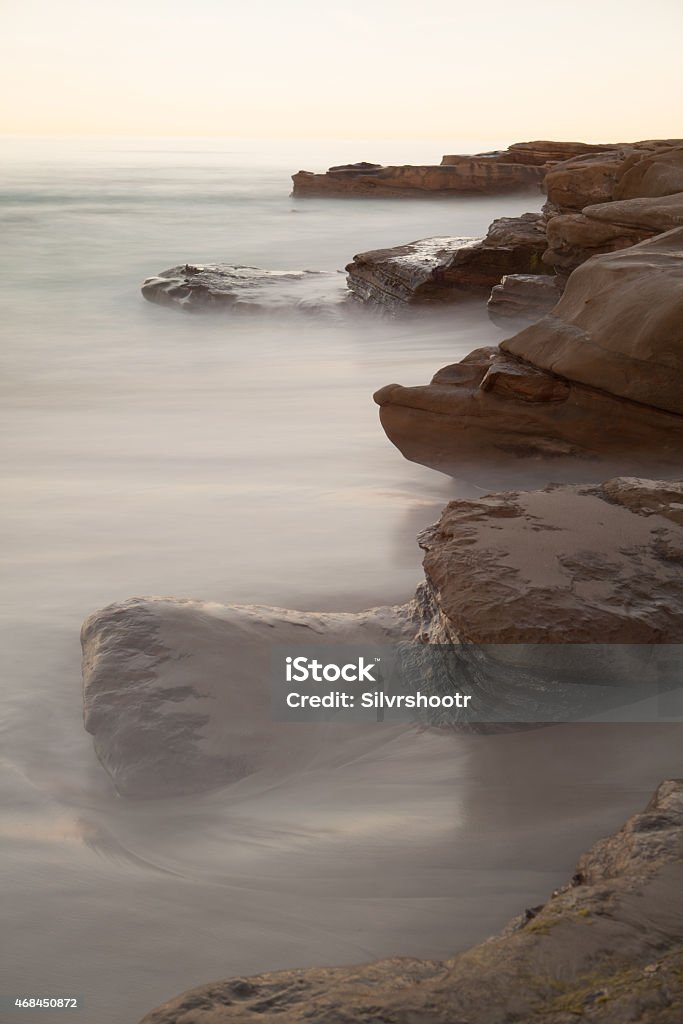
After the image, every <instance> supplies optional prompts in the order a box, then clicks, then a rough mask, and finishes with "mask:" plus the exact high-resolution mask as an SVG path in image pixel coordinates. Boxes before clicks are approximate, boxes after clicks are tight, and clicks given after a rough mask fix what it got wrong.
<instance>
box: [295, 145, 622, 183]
mask: <svg viewBox="0 0 683 1024" xmlns="http://www.w3.org/2000/svg"><path fill="white" fill-rule="evenodd" d="M602 148H603V147H601V146H592V145H589V144H586V143H582V142H520V143H516V144H515V145H513V146H510V147H509V149H504V150H496V151H495V152H491V153H477V154H475V155H460V154H456V155H447V156H444V157H443V159H442V161H441V164H426V165H422V166H411V165H404V166H401V167H383V166H381V165H380V164H373V163H368V162H366V161H361V162H360V163H354V164H342V165H338V166H336V167H330V169H329V170H328V171H327V172H326V173H325V174H314V173H313V172H311V171H298V172H297V173H296V174H294V175H292V181H293V183H294V189H293V192H294V195H297V196H305V195H317V196H325V195H329V196H340V195H341V196H344V195H351V196H369V195H374V196H382V195H385V196H411V195H412V196H415V195H423V194H425V193H430V194H437V195H458V194H462V193H465V194H467V193H475V194H476V193H480V194H495V193H505V192H519V191H533V192H537V191H538V190H539V189H540V186H541V183H542V181H543V177H544V174H545V172H546V170H547V169H548V167H551V166H552V165H553V164H554V163H556V162H558V161H561V160H566V159H568V158H569V157H572V156H576V155H577V154H584V153H592V152H594V151H595V150H601V149H602Z"/></svg>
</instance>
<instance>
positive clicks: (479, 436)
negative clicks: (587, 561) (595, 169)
mask: <svg viewBox="0 0 683 1024" xmlns="http://www.w3.org/2000/svg"><path fill="white" fill-rule="evenodd" d="M682 265H683V228H677V229H674V230H672V231H669V232H666V233H664V234H662V235H658V236H656V237H655V238H653V239H650V240H648V241H646V242H641V243H640V244H639V245H636V246H633V247H631V248H628V249H624V250H622V251H620V252H614V253H610V254H606V255H602V256H596V257H594V258H593V259H591V260H589V261H588V262H587V263H584V264H583V265H582V266H580V267H579V268H578V269H577V270H575V271H574V273H573V274H572V275H571V277H570V278H569V282H568V284H567V288H566V290H565V292H564V295H563V296H562V298H561V300H560V302H559V303H558V305H557V306H556V307H555V308H554V309H553V310H552V311H551V312H550V313H549V314H547V315H546V316H545V317H543V318H542V319H541V320H539V321H538V322H537V323H535V324H532V325H531V326H530V327H527V328H526V329H525V330H523V331H521V332H520V333H519V334H516V335H514V336H513V337H512V338H509V339H507V340H506V341H504V342H502V343H501V346H500V348H498V349H496V348H489V349H480V350H477V351H476V352H473V353H471V354H470V355H469V356H467V357H466V358H465V359H464V360H462V361H461V362H460V363H457V364H454V365H453V366H450V367H446V368H445V369H444V370H441V371H439V373H437V374H436V376H435V377H434V378H433V380H432V383H431V384H430V385H427V386H423V387H408V388H405V387H401V386H400V385H398V384H391V385H388V386H387V387H384V388H382V389H381V390H380V391H378V392H377V394H376V395H375V400H376V401H377V403H378V404H379V405H380V407H381V411H380V416H381V421H382V425H383V427H384V429H385V431H386V432H387V434H388V436H389V438H390V439H391V440H392V441H393V442H394V444H395V445H396V446H397V447H398V448H399V449H400V450H401V451H402V452H403V454H404V455H405V456H406V457H407V458H409V459H413V460H414V461H417V462H422V463H424V464H426V465H429V466H432V467H434V468H438V469H441V470H444V471H446V472H450V471H453V472H457V471H458V469H462V467H463V466H465V465H468V464H469V465H470V466H472V465H475V464H476V465H477V466H478V467H479V471H480V472H481V471H482V470H483V469H484V467H485V465H486V462H487V461H491V462H495V461H496V460H497V459H498V460H505V459H507V461H508V463H509V461H510V460H509V456H510V455H511V454H513V455H515V457H516V459H515V463H514V464H513V466H514V465H519V460H520V459H521V460H526V461H527V462H528V461H529V460H531V461H533V460H538V459H542V458H543V457H544V456H545V457H547V456H552V457H554V460H555V462H554V468H553V475H554V476H555V479H558V474H559V476H560V478H564V479H566V477H563V473H564V472H565V470H563V469H561V468H560V466H559V462H560V461H565V462H572V461H573V462H574V469H575V471H579V472H582V473H583V478H584V479H586V474H587V473H588V472H590V471H591V465H592V469H593V471H594V470H595V467H596V465H599V462H600V460H601V459H603V458H605V457H609V459H610V460H611V464H612V465H613V466H618V471H619V472H622V473H632V472H636V473H640V472H643V471H645V472H652V471H653V469H654V467H659V468H660V470H663V468H664V467H669V470H668V471H669V472H671V471H672V470H674V471H675V470H677V469H680V467H681V466H683V399H682V398H681V395H682V392H681V387H680V376H681V372H682V370H683V333H682V331H683V289H682V288H681V284H682V280H683V279H682V277H681V267H682ZM578 478H581V477H578ZM574 479H577V477H576V476H574Z"/></svg>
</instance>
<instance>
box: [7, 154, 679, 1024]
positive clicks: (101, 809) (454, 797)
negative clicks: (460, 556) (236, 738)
mask: <svg viewBox="0 0 683 1024" xmlns="http://www.w3.org/2000/svg"><path fill="white" fill-rule="evenodd" d="M2 145H3V153H4V157H5V174H4V177H3V182H2V186H1V192H2V196H3V217H4V245H3V260H4V266H3V282H4V284H5V286H6V292H7V295H8V300H9V301H8V308H7V310H6V311H5V313H4V325H5V327H6V336H7V340H6V343H5V346H4V348H3V352H2V375H1V378H0V380H1V383H0V387H1V388H2V404H1V412H0V415H1V416H2V419H3V421H4V423H3V426H4V428H5V429H4V436H5V437H6V438H8V439H9V440H8V442H6V444H5V447H4V450H3V467H2V469H3V476H4V479H5V494H4V503H3V512H4V517H5V524H4V527H5V529H4V534H5V537H6V538H7V543H6V552H5V554H6V565H5V580H6V590H5V595H6V600H5V603H4V605H3V609H2V629H3V653H4V655H5V672H4V681H3V691H2V692H3V708H4V715H3V725H2V730H3V737H2V739H3V748H2V749H3V757H4V758H5V771H4V772H3V776H2V783H1V786H2V797H3V806H4V807H5V808H6V811H5V816H4V821H3V828H2V838H3V850H4V856H5V859H6V866H7V870H8V871H9V877H10V880H11V884H10V886H9V892H8V896H7V897H6V899H5V901H4V903H3V917H4V920H5V928H6V929H7V930H8V934H9V935H10V936H11V943H10V946H11V949H10V952H9V955H7V956H5V958H4V963H3V974H6V977H4V978H3V981H2V986H1V988H2V991H4V992H7V993H12V992H14V991H15V990H16V991H17V993H19V992H26V991H28V990H30V991H31V992H33V993H35V994H41V993H55V992H63V993H65V994H66V993H67V990H68V991H69V992H74V993H77V994H78V993H82V994H83V995H84V996H85V998H86V1004H87V1006H88V1007H89V1010H88V1013H89V1015H93V1016H92V1017H90V1016H89V1019H93V1020H94V1019H95V1017H96V1018H97V1020H98V1021H99V1022H100V1024H124V1022H126V1024H128V1022H131V1021H134V1020H135V1019H137V1017H138V1016H140V1015H141V1014H142V1012H143V1011H144V1010H145V1009H147V1008H149V1007H150V1006H151V1005H153V1004H154V1003H155V1002H157V1001H159V1000H161V999H162V998H165V997H167V996H170V995H171V994H172V993H173V992H175V991H178V990H180V989H183V988H186V987H189V986H190V985H192V984H195V983H199V982H202V981H206V980H208V979H210V978H211V977H220V976H221V975H225V974H238V973H246V972H254V971H257V970H262V969H268V968H275V967H286V966H294V965H297V964H312V963H330V962H342V961H347V962H348V961H353V960H359V959H363V958H365V957H368V956H379V955H383V954H388V953H393V952H402V953H414V954H422V955H427V956H440V955H445V954H447V953H449V952H452V951H453V950H455V949H456V948H458V947H459V946H461V945H462V944H463V943H465V942H470V941H474V940H476V939H478V938H481V937H483V936H484V935H485V934H487V933H488V932H489V931H491V930H493V929H495V928H497V927H498V926H499V925H500V924H501V923H502V922H503V921H504V919H505V918H506V916H507V915H508V914H510V913H512V912H514V911H515V910H517V909H518V908H519V907H520V906H523V905H524V904H525V902H528V903H537V902H539V899H541V898H542V897H543V895H544V894H545V893H546V892H547V891H548V890H549V889H551V888H552V886H553V885H554V884H556V882H557V881H559V880H560V879H562V878H563V877H565V876H566V874H567V872H568V870H569V869H570V867H571V861H572V860H573V858H574V856H575V855H576V854H578V852H579V851H580V850H581V848H582V847H583V846H584V845H585V842H586V840H587V838H592V837H593V836H595V835H597V834H600V833H601V832H603V831H605V830H606V829H607V828H609V827H612V826H613V825H616V824H617V823H618V822H619V820H620V819H621V817H623V814H624V813H625V811H628V810H631V809H633V808H634V807H635V806H636V805H637V804H638V802H639V801H640V800H641V797H642V795H643V794H644V793H645V792H647V790H648V789H649V788H650V787H651V786H652V785H654V783H656V782H657V781H658V780H659V778H660V776H661V775H662V774H666V773H667V771H669V770H670V767H671V766H670V764H669V762H672V761H673V760H674V753H675V746H676V745H675V743H674V739H675V738H676V737H675V736H674V735H673V733H671V732H666V730H664V731H662V730H660V733H661V735H659V742H658V743H657V745H656V751H657V753H656V755H653V754H647V745H646V739H647V737H645V736H644V735H643V734H642V733H639V732H638V731H637V730H635V731H634V730H632V731H631V733H629V734H628V736H627V735H626V733H624V732H622V733H617V732H615V731H614V730H612V731H611V732H610V733H609V736H610V737H611V738H610V739H609V741H607V739H606V735H607V734H606V733H601V734H600V735H599V736H598V734H596V733H590V734H587V733H586V732H585V731H584V732H582V733H579V732H574V733H571V732H569V731H567V730H564V731H561V730H555V731H554V732H555V733H557V734H558V735H559V737H560V738H559V739H558V738H557V737H556V738H555V739H554V740H552V739H551V738H548V737H549V736H550V731H549V730H542V731H541V732H540V733H539V734H538V735H533V736H529V735H528V734H527V735H525V736H524V737H504V738H501V737H495V738H488V739H482V738H473V737H455V738H452V737H444V736H428V735H426V734H421V735H420V734H412V733H411V734H410V735H409V736H406V737H404V738H403V739H400V738H399V739H392V740H390V741H388V740H385V739H382V737H380V736H379V735H378V737H377V740H376V741H375V742H373V744H372V745H371V746H369V747H368V748H367V749H364V750H363V751H356V752H355V753H354V755H353V756H351V757H338V758H337V759H336V760H335V759H332V760H330V759H329V758H328V759H325V758H322V759H321V761H320V763H317V764H315V765H313V766H309V769H308V770H307V771H306V772H305V773H302V774H301V775H300V776H297V777H293V778H292V777H290V778H288V779H286V780H283V782H282V784H281V785H279V786H277V787H275V788H272V789H270V790H268V791H267V792H251V791H250V790H249V786H248V785H241V786H238V787H235V788H234V791H224V792H222V793H217V794H211V795H209V796H206V797H202V798H199V799H198V798H192V800H191V801H189V800H164V801H159V802H156V803H154V804H150V803H146V804H145V805H144V806H142V805H131V804H128V803H125V802H124V801H121V800H119V799H118V798H117V797H116V796H115V794H114V793H113V792H112V790H111V787H110V785H109V782H108V780H107V778H106V776H105V775H104V773H103V772H102V770H101V768H100V767H99V765H98V764H97V762H96V760H95V757H94V754H93V752H92V748H91V742H90V737H88V736H87V735H86V734H85V733H84V731H83V729H82V724H81V710H80V687H79V648H78V629H79V626H80V623H81V621H82V620H83V619H84V618H85V616H86V615H87V614H89V613H90V612H91V611H92V610H93V609H95V608H97V607H98V606H101V605H103V604H106V603H108V602H110V601H114V600H119V599H124V598H127V597H130V596H132V595H135V594H150V593H157V594H175V595H182V596H195V597H199V598H202V599H206V600H218V601H241V602H244V601H259V602H269V603H284V604H290V605H292V606H298V607H312V608H318V609H323V608H332V607H337V608H344V607H346V608H352V607H360V606H362V605H364V604H369V603H374V602H379V601H381V602H385V601H395V600H396V601H397V600H404V599H406V598H407V597H409V596H410V594H411V592H412V590H413V588H414V585H415V583H416V581H417V580H418V578H419V575H420V570H419V553H418V551H417V548H416V546H415V544H414V536H415V533H416V532H417V531H418V529H420V528H421V527H423V526H425V525H426V524H428V523H429V522H430V521H432V520H433V519H434V517H435V516H436V514H437V512H438V509H439V508H440V507H441V506H442V505H443V504H444V503H445V501H446V500H448V498H449V497H452V496H456V495H464V494H473V493H477V488H476V487H474V486H473V485H472V484H470V483H467V482H456V481H451V480H448V479H446V478H445V477H439V476H438V475H437V474H435V473H431V472H430V471H428V470H426V469H423V468H421V467H419V466H415V465H410V464H408V463H406V462H404V461H403V460H402V459H401V457H400V456H399V455H398V453H397V452H396V451H395V450H394V449H393V448H392V447H391V445H390V444H389V443H388V442H387V441H386V439H385V438H384V436H383V434H382V432H381V430H380V429H379V425H378V421H377V415H376V409H375V407H374V405H373V403H372V401H371V394H372V392H373V390H375V389H376V388H378V387H379V386H381V385H383V384H386V383H389V382H391V381H394V380H395V381H401V382H406V383H409V382H423V381H426V380H428V379H429V377H430V376H431V374H432V373H433V371H434V370H435V369H436V368H437V367H438V366H441V365H443V364H445V363H447V362H450V361H453V360H454V359H457V358H458V357H460V356H462V355H464V354H465V353H466V352H468V351H469V350H471V349H472V348H475V347H477V346H479V345H481V344H485V343H487V342H489V341H491V340H496V339H497V338H498V337H499V336H500V335H499V333H498V332H497V331H496V330H495V329H494V328H492V327H491V326H490V325H489V324H488V322H487V320H486V318H485V315H484V314H483V312H482V311H481V309H473V310H469V311H467V312H466V313H464V314H462V315H460V316H458V317H457V318H456V317H455V316H454V315H453V314H452V313H451V312H441V313H438V314H435V315H431V316H425V317H422V318H420V319H419V320H414V319H409V320H406V321H388V320H383V319H380V318H377V317H375V316H373V315H369V314H367V313H366V312H365V311H362V310H360V311H359V310H354V309H349V310H346V311H341V310H337V311H336V312H335V314H334V315H333V316H327V315H325V316H320V317H311V316H310V315H308V316H306V317H302V316H297V315H295V314H293V315H292V316H291V317H288V316H283V315H282V314H281V313H279V314H278V316H277V318H275V317H273V316H268V315H267V314H264V315H260V314H259V315H255V316H252V317H249V318H240V319H239V321H238V320H236V319H235V318H230V316H223V317H188V316H183V315H181V314H180V313H176V312H175V311H172V310H167V309H163V308H159V307H155V306H152V305H150V304H147V303H145V302H144V301H143V300H142V298H141V297H140V294H139V286H140V283H141V282H142V280H143V279H144V278H145V277H147V276H149V275H151V274H155V273H157V272H159V271H160V270H163V269H165V268H167V267H170V266H174V265H177V264H181V263H185V262H187V261H196V262H213V261H216V262H220V261H227V262H231V263H241V264H250V265H253V266H258V267H264V268H268V269H313V270H327V271H335V270H339V269H342V268H343V266H344V264H345V263H346V262H348V260H349V258H350V257H351V256H352V255H353V254H354V253H355V252H358V251H361V250H363V249H367V248H373V247H379V246H385V245H390V244H398V243H401V242H405V241H409V240H412V239H415V238H420V237H424V236H428V235H433V234H439V235H443V234H444V233H447V232H449V231H452V232H453V233H454V234H461V235H462V234H472V235H478V234H481V233H482V232H483V231H484V230H485V228H486V225H487V224H488V222H489V221H490V220H491V219H492V218H493V217H494V216H498V215H501V214H504V213H508V214H516V213H520V212H523V210H524V209H527V208H529V200H528V199H524V198H519V197H515V198H511V199H500V198H499V199H467V200H464V199H463V200H459V201H433V200H431V201H430V200H424V201H420V202H415V203H408V202H404V201H400V200H399V201H395V200H384V201H368V200H357V201H349V200H344V201H334V200H306V201H304V200H297V201H294V200H292V199H291V198H290V197H289V196H288V190H289V182H288V175H289V173H291V172H292V171H293V170H297V169H298V167H299V166H300V165H302V164H304V163H306V162H308V164H309V166H311V167H313V168H316V167H322V166H325V165H327V164H331V163H341V162H344V161H345V160H348V159H357V158H359V157H362V156H364V155H366V156H369V157H370V158H373V159H374V158H375V157H378V158H379V159H385V158H388V159H397V154H393V153H392V154H387V155H386V156H385V154H383V153H378V152H377V147H375V148H374V149H373V152H372V153H363V152H359V150H358V149H357V148H356V149H355V150H352V149H351V148H349V147H348V146H343V145H339V146H337V145H336V144H335V145H334V146H333V145H332V144H330V146H329V147H327V148H326V150H325V151H324V152H320V151H318V152H312V151H311V150H310V149H308V150H306V152H304V149H303V147H302V148H301V149H300V151H299V152H298V153H295V151H294V150H293V149H292V148H290V149H289V151H285V150H283V148H282V147H281V146H278V147H275V146H270V147H268V146H265V145H260V146H256V145H253V146H251V144H249V145H250V146H251V149H250V148H249V146H247V145H245V144H244V143H239V144H233V143H227V142H222V141H213V140H212V141H209V142H202V141H200V140H190V141H189V142H187V141H186V142H182V143H178V142H169V141H168V140H166V141H151V142H150V141H144V142H140V141H139V140H138V141H137V142H127V143H124V142H121V143H118V142H112V141H107V142H93V141H91V142H88V143H87V144H78V143H75V142H71V143H68V144H67V143H59V144H57V143H45V142H43V143H38V142H35V143H22V144H19V143H16V142H12V143H11V142H4V143H3V144H2ZM440 148H443V149H444V151H445V149H446V148H452V147H450V146H449V147H446V146H444V147H438V146H437V147H436V150H435V151H434V153H433V157H436V156H438V153H439V149H440ZM472 148H475V147H472ZM478 148H491V144H490V143H485V144H483V145H482V146H480V147H478ZM410 159H413V160H414V161H424V160H425V159H429V157H428V156H427V154H426V153H425V152H424V150H423V151H422V152H420V153H417V152H416V153H414V154H411V153H410V152H407V150H406V147H405V146H404V147H403V153H402V156H401V159H400V162H406V161H408V160H410ZM537 205H538V204H537ZM330 288H331V292H330V300H331V301H332V300H333V298H334V296H333V293H334V295H338V292H339V281H338V280H337V279H336V278H332V279H330ZM321 299H322V302H323V306H324V305H325V302H324V300H325V296H324V295H323V296H322V297H321ZM285 727H286V726H285ZM586 736H588V738H586ZM627 741H628V742H627ZM639 741H640V742H639ZM520 747H521V748H523V749H520ZM508 748H509V749H508ZM577 750H579V751H580V755H581V756H580V757H577V753H576V752H577ZM672 750H673V751H674V753H671V751H672ZM551 751H552V755H553V758H554V760H553V762H552V765H553V767H551V768H549V769H548V770H547V771H546V770H545V767H544V771H543V773H538V771H537V764H538V763H539V762H540V761H541V760H543V763H544V765H545V762H546V761H548V760H549V759H550V756H551ZM655 757H656V759H657V763H655ZM606 808H609V811H608V812H606ZM605 815H606V817H605ZM549 822H550V823H551V826H552V827H549ZM38 989H40V990H41V993H38V991H37V990H38ZM25 1013H26V1011H23V1012H22V1017H21V1019H22V1020H24V1021H27V1020H28V1018H26V1016H25ZM31 1024H32V1022H31Z"/></svg>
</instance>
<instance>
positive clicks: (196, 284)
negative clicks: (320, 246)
mask: <svg viewBox="0 0 683 1024" xmlns="http://www.w3.org/2000/svg"><path fill="white" fill-rule="evenodd" d="M337 284H338V287H337V289H336V290H337V292H338V294H337V295H336V296H335V294H334V292H335V285H337ZM141 290H142V294H143V296H144V297H145V298H146V299H147V300H148V301H149V302H156V303H158V304H160V305H162V306H174V307H176V308H178V309H182V310H185V311H186V312H190V313H192V312H197V311H204V310H207V309H230V310H233V311H235V312H241V311H243V312H251V311H253V310H257V309H281V308H286V309H294V308H306V306H311V307H313V308H316V309H317V308H318V305H319V303H320V302H321V301H328V302H329V301H330V299H332V300H334V298H335V297H336V299H337V301H341V300H342V298H343V292H342V289H341V283H339V277H338V275H336V274H331V273H326V272H324V271H318V270H261V269H260V268H259V267H242V266H233V265H231V264H229V263H206V264H193V263H185V264H184V265H183V266H180V267H171V268H170V270H164V271H162V273H161V274H159V275H158V276H156V277H148V278H147V280H146V281H145V282H144V284H143V285H142V289H141Z"/></svg>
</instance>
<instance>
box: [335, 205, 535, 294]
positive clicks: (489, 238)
mask: <svg viewBox="0 0 683 1024" xmlns="http://www.w3.org/2000/svg"><path fill="white" fill-rule="evenodd" d="M545 247H546V239H545V232H544V226H543V221H542V218H541V217H540V215H538V214H534V213H525V214H522V216H521V217H501V218H500V219H499V220H494V222H493V223H492V224H491V227H490V228H489V230H488V233H487V235H486V238H484V239H481V240H477V239H472V238H424V239H422V240H420V241H418V242H411V243H410V244H409V245H402V246H397V247H396V248H392V249H376V250H373V251H371V252H364V253H359V254H358V255H357V256H354V258H353V261H352V262H351V263H349V264H348V266H347V268H346V271H347V274H348V278H347V281H348V286H349V288H350V290H351V292H352V294H353V295H354V296H355V297H356V298H357V299H360V300H361V301H363V302H366V303H369V304H371V305H375V306H380V307H382V308H384V309H387V310H391V311H394V310H397V309H401V308H402V307H403V306H409V305H424V304H433V303H447V302H457V301H458V300H459V299H462V298H463V297H470V296H472V295H484V294H487V293H488V292H489V291H490V290H491V288H492V286H493V285H494V284H497V283H498V282H499V281H500V279H501V277H502V276H503V275H505V274H515V273H533V272H534V271H536V270H538V269H539V268H540V267H541V255H542V253H543V252H544V250H545Z"/></svg>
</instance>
